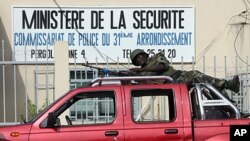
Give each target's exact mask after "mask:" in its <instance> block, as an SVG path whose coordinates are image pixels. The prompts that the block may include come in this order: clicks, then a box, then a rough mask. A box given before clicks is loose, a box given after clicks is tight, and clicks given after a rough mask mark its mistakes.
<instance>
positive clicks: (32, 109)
mask: <svg viewBox="0 0 250 141" xmlns="http://www.w3.org/2000/svg"><path fill="white" fill-rule="evenodd" d="M27 104H28V105H27V108H28V117H29V119H28V120H30V119H32V118H34V117H35V116H36V115H37V114H38V113H40V112H42V111H43V109H45V108H46V107H47V106H48V105H49V101H48V99H45V102H44V103H43V105H42V106H41V108H39V109H37V105H35V104H34V103H33V102H32V101H31V100H30V99H28V100H27ZM20 116H21V120H22V121H27V120H25V116H24V115H20Z"/></svg>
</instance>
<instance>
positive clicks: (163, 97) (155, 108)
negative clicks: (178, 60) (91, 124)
mask: <svg viewBox="0 0 250 141" xmlns="http://www.w3.org/2000/svg"><path fill="white" fill-rule="evenodd" d="M177 86H178V85H171V87H170V86H169V85H137V86H126V87H125V89H124V91H125V99H126V100H125V101H126V116H125V118H124V133H125V140H126V141H132V140H133V141H134V140H137V141H153V140H157V141H166V140H171V141H179V140H183V138H184V135H183V119H182V110H181V101H180V88H179V87H177Z"/></svg>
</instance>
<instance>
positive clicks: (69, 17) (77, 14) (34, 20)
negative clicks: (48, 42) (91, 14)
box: [22, 10, 84, 29]
mask: <svg viewBox="0 0 250 141" xmlns="http://www.w3.org/2000/svg"><path fill="white" fill-rule="evenodd" d="M83 14H84V11H76V10H60V11H57V10H34V11H33V13H32V15H31V16H28V15H27V14H26V11H25V10H22V28H23V29H57V28H60V29H84V27H83V22H84V18H83Z"/></svg>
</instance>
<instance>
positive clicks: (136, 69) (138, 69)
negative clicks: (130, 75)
mask: <svg viewBox="0 0 250 141" xmlns="http://www.w3.org/2000/svg"><path fill="white" fill-rule="evenodd" d="M129 70H130V71H131V72H135V73H137V72H142V71H143V70H142V68H131V69H129Z"/></svg>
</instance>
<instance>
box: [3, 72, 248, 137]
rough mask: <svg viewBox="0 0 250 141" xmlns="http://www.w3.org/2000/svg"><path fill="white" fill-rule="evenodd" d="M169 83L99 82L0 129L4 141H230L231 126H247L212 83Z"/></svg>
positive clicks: (154, 79) (117, 79) (149, 80)
mask: <svg viewBox="0 0 250 141" xmlns="http://www.w3.org/2000/svg"><path fill="white" fill-rule="evenodd" d="M165 79H167V80H171V78H169V77H165V76H163V77H162V76H152V77H150V76H148V77H106V78H98V79H95V80H93V81H92V82H91V83H90V84H88V86H83V87H81V88H77V89H74V90H71V91H69V92H68V93H67V94H65V95H63V96H62V97H61V98H59V99H58V100H56V101H55V102H54V103H52V104H51V105H50V106H48V107H47V108H46V109H45V110H44V111H43V112H41V113H40V114H38V115H37V116H36V117H35V118H34V119H32V120H31V121H29V122H27V123H23V124H20V125H15V126H5V127H1V128H0V141H124V140H125V141H135V140H136V141H170V140H171V141H184V140H185V141H191V140H195V141H205V140H207V141H229V140H230V135H229V134H230V125H249V123H250V119H248V118H243V117H241V114H240V113H239V111H238V109H237V108H236V107H235V106H234V105H233V104H232V103H231V102H230V101H229V100H227V99H226V98H225V97H223V96H222V95H221V94H220V93H219V92H218V91H217V90H216V89H215V88H213V87H212V86H211V85H209V84H196V85H195V87H194V88H193V89H192V90H190V91H188V89H187V86H186V85H185V84H174V83H168V84H159V83H157V82H158V81H159V80H165ZM141 82H144V84H142V83H141ZM211 113H212V114H211Z"/></svg>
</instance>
